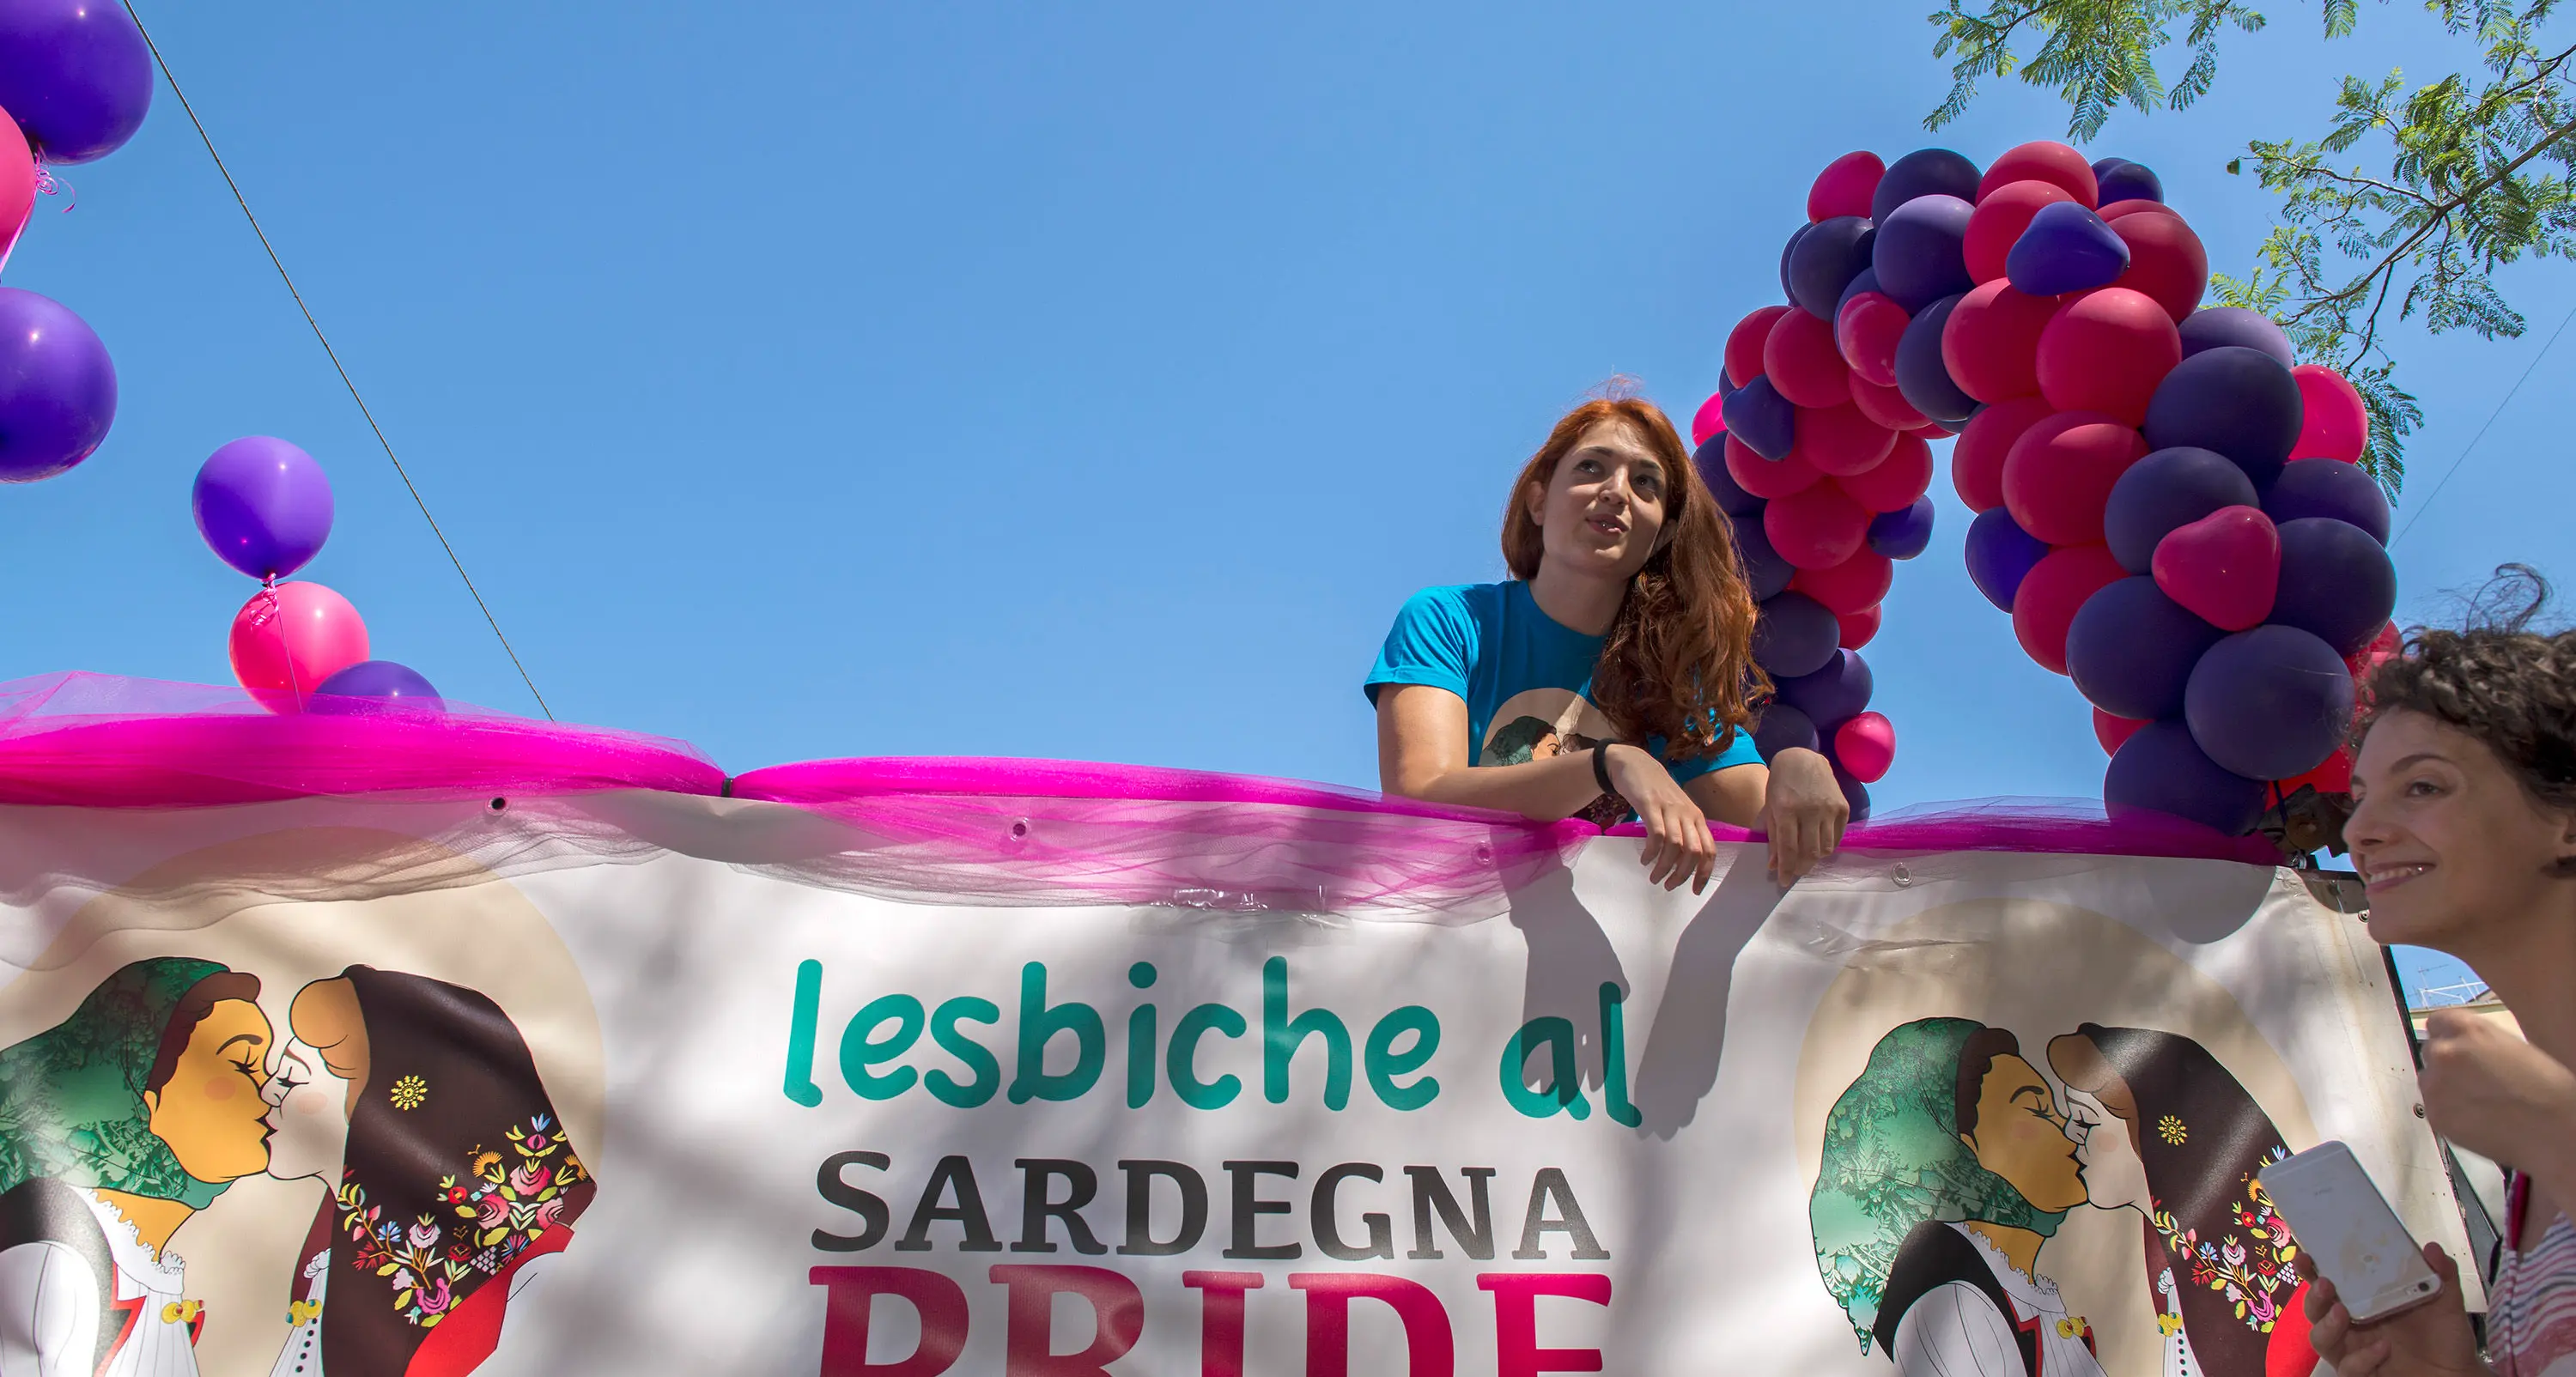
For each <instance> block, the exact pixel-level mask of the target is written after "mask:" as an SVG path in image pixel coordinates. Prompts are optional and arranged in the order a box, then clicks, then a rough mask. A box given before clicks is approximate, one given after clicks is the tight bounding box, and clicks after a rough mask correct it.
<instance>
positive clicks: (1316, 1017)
mask: <svg viewBox="0 0 2576 1377" xmlns="http://www.w3.org/2000/svg"><path fill="white" fill-rule="evenodd" d="M1317 1034H1322V1035H1323V1039H1324V1058H1325V1060H1324V1108H1326V1109H1340V1108H1342V1107H1343V1106H1344V1105H1347V1104H1349V1103H1350V1102H1351V1032H1350V1030H1349V1029H1348V1028H1345V1027H1343V1026H1342V1021H1341V1019H1340V1018H1338V1017H1336V1016H1335V1015H1334V1014H1333V1013H1332V1011H1331V1010H1328V1009H1309V1010H1307V1011H1306V1012H1304V1013H1302V1014H1299V1015H1297V1016H1296V1017H1295V1018H1293V1019H1292V1018H1290V1017H1288V959H1287V958H1286V957H1284V956H1274V957H1272V958H1270V959H1269V960H1268V961H1267V962H1264V963H1263V964H1262V967H1261V1093H1262V1096H1263V1098H1265V1099H1267V1100H1269V1101H1270V1102H1271V1103H1272V1104H1286V1103H1288V1064H1289V1063H1290V1062H1291V1061H1293V1060H1295V1058H1296V1056H1297V1049H1298V1048H1299V1047H1301V1046H1303V1045H1304V1044H1305V1041H1306V1039H1308V1038H1310V1037H1314V1036H1316V1035H1317Z"/></svg>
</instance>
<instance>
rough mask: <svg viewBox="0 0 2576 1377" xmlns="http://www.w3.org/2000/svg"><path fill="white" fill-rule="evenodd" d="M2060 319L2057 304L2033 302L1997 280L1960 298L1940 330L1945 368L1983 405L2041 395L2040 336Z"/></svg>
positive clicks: (2049, 298) (2045, 298)
mask: <svg viewBox="0 0 2576 1377" xmlns="http://www.w3.org/2000/svg"><path fill="white" fill-rule="evenodd" d="M2056 314H2057V298H2055V297H2053V296H2032V295H2030V294H2029V293H2027V292H2023V291H2020V290H2018V289H2016V288H2015V287H2014V286H2013V284H2011V283H2010V282H2007V281H2005V280H2003V279H2002V278H1996V279H1995V280H1994V281H1992V282H1989V283H1986V284H1985V285H1983V286H1981V287H1978V288H1977V289H1975V290H1974V291H1971V292H1969V293H1968V294H1967V295H1966V296H1963V297H1961V298H1959V304H1958V305H1956V306H1953V307H1951V308H1950V319H1949V321H1948V322H1947V323H1946V324H1944V325H1943V326H1942V327H1941V366H1942V367H1944V368H1947V369H1948V370H1949V371H1950V380H1951V381H1952V382H1955V383H1957V384H1958V385H1959V390H1960V391H1962V392H1965V393H1967V394H1968V395H1969V396H1971V397H1974V398H1976V399H1977V400H1978V401H1981V402H2000V401H2004V400H2007V399H2009V398H2013V397H2027V396H2029V395H2030V394H2031V393H2033V392H2037V391H2038V390H2039V335H2040V332H2041V331H2042V330H2045V329H2047V328H2048V321H2049V318H2050V317H2051V316H2054V315H2056Z"/></svg>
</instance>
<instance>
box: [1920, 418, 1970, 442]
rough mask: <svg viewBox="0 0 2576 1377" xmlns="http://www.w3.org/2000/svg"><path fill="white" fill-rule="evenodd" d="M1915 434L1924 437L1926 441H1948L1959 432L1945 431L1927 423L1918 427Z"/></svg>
mask: <svg viewBox="0 0 2576 1377" xmlns="http://www.w3.org/2000/svg"><path fill="white" fill-rule="evenodd" d="M1913 433H1914V434H1917V435H1920V436H1922V437H1923V438H1924V439H1926V440H1947V439H1949V438H1950V437H1951V436H1953V435H1956V434H1958V433H1959V432H1957V431H1955V430H1949V429H1945V428H1944V427H1942V426H1939V425H1936V424H1934V423H1932V422H1929V421H1926V422H1924V423H1923V424H1922V425H1919V426H1916V427H1915V428H1914V432H1913Z"/></svg>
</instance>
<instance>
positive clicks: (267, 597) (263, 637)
mask: <svg viewBox="0 0 2576 1377" xmlns="http://www.w3.org/2000/svg"><path fill="white" fill-rule="evenodd" d="M366 658H367V624H366V623H365V622H364V621H362V620H360V619H359V617H358V609H356V608H354V607H351V606H350V605H349V600H348V599H347V598H344V597H341V596H340V595H339V594H337V593H334V592H332V591H331V590H330V589H328V588H325V587H323V586H322V585H321V584H318V583H302V582H297V583H281V584H279V585H277V586H276V587H275V588H263V589H261V590H259V591H258V592H256V593H253V594H251V595H250V601H248V602H246V603H243V604H242V609H241V611H239V612H237V613H235V614H233V631H232V659H233V677H234V678H236V679H239V680H240V681H241V684H242V687H244V688H248V689H262V690H268V691H272V692H280V693H291V694H293V695H295V698H296V701H297V702H298V703H299V704H300V703H301V702H302V700H303V698H304V696H305V695H306V694H309V693H311V692H313V690H314V688H315V687H316V686H318V685H319V684H320V683H321V682H322V681H323V680H325V679H328V678H330V677H331V676H332V675H334V674H337V673H339V672H340V671H341V670H344V669H347V668H348V667H349V666H351V665H354V664H356V663H358V662H359V661H361V660H364V659H366Z"/></svg>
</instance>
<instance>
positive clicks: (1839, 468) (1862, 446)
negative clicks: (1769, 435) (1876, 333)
mask: <svg viewBox="0 0 2576 1377" xmlns="http://www.w3.org/2000/svg"><path fill="white" fill-rule="evenodd" d="M1802 314H1803V313H1802ZM1810 319H1812V317H1810ZM1895 444H1896V432H1895V431H1893V430H1890V429H1888V428H1887V427H1885V426H1883V425H1880V424H1879V423H1878V422H1876V421H1873V420H1871V419H1870V418H1868V417H1867V416H1864V415H1862V414H1861V413H1860V409H1859V408H1858V407H1855V406H1853V405H1851V404H1850V403H1848V402H1846V403H1844V404H1843V405H1841V406H1818V407H1808V406H1802V407H1799V408H1798V443H1797V446H1796V447H1795V448H1794V449H1792V450H1790V453H1791V454H1792V455H1794V456H1797V457H1799V458H1803V459H1805V460H1806V461H1807V462H1808V463H1810V464H1813V465H1815V466H1816V472H1818V473H1821V474H1824V475H1826V476H1828V477H1837V478H1838V477H1843V476H1846V475H1850V474H1856V473H1867V472H1869V471H1870V470H1871V469H1874V468H1877V467H1878V464H1879V461H1880V460H1882V459H1885V458H1886V457H1887V452H1888V450H1889V449H1890V448H1892V447H1894V445H1895Z"/></svg>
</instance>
